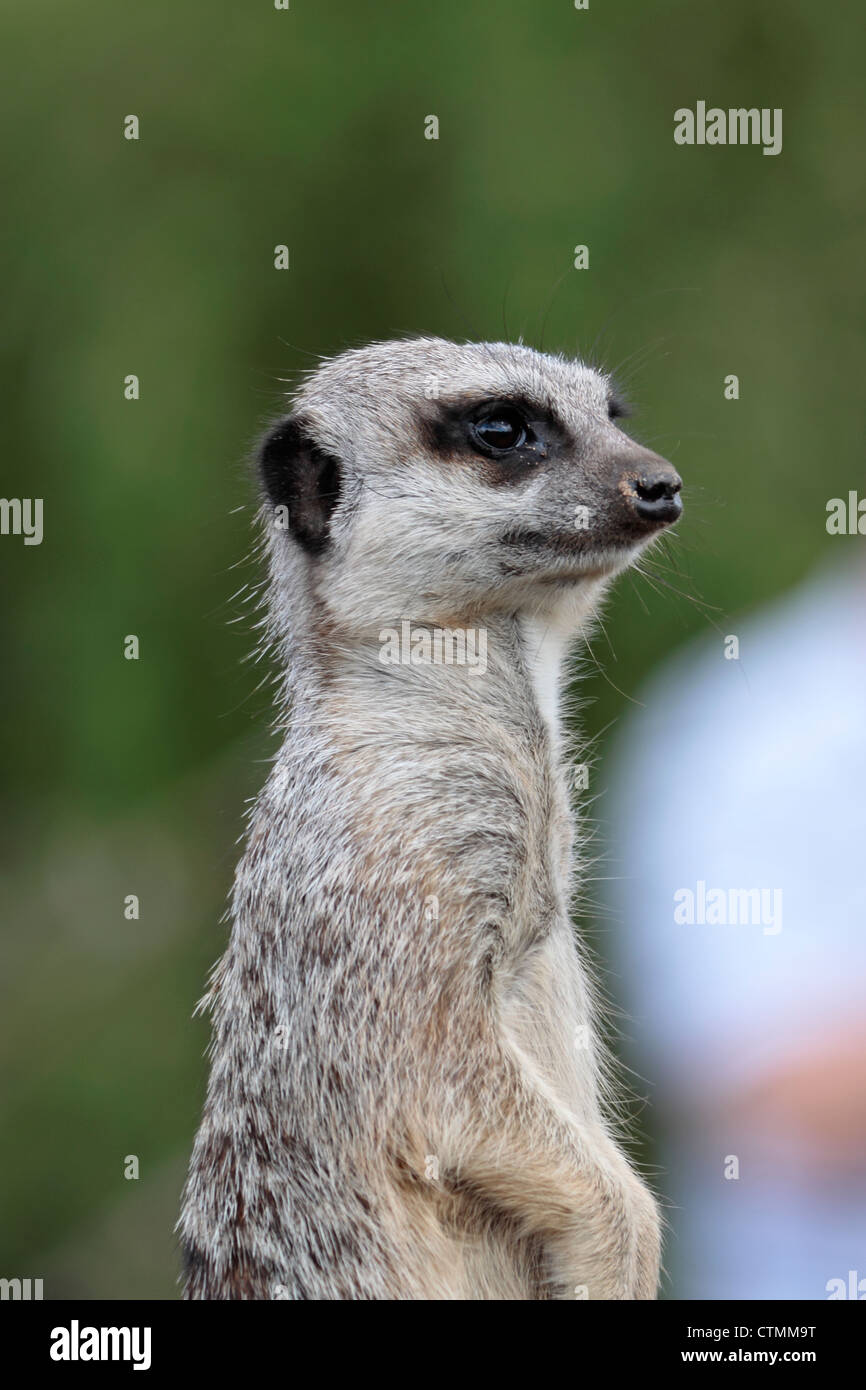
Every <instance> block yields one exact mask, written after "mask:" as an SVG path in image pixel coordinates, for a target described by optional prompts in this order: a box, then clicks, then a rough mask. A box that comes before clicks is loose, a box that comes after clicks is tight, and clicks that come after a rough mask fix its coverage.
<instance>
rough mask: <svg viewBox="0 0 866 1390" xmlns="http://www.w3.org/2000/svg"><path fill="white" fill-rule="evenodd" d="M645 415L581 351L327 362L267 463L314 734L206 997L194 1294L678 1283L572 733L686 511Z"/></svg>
mask: <svg viewBox="0 0 866 1390" xmlns="http://www.w3.org/2000/svg"><path fill="white" fill-rule="evenodd" d="M622 414H623V405H622V403H621V401H620V399H619V397H618V395H617V394H616V392H615V391H614V389H613V388H612V385H611V382H610V380H609V379H608V378H607V377H606V376H605V375H604V374H603V373H601V372H598V371H595V370H593V369H591V368H590V367H588V366H585V365H583V364H582V363H580V362H576V361H570V360H568V359H566V358H563V357H559V356H550V355H543V354H540V353H537V352H535V351H533V350H531V349H530V348H527V347H524V346H514V345H510V344H505V343H469V344H461V345H458V344H455V343H449V342H445V341H443V340H441V339H414V340H409V341H401V342H391V343H377V344H373V345H371V346H369V347H366V348H361V349H356V350H353V351H349V352H346V353H343V354H342V355H340V356H339V357H336V358H334V359H332V360H330V361H326V362H324V363H323V364H322V365H321V366H320V367H319V368H318V369H317V370H316V371H315V372H313V373H311V374H310V375H309V376H308V377H307V379H306V380H305V381H304V383H303V384H302V386H301V388H300V389H299V391H298V392H297V394H296V396H295V398H294V401H293V405H292V410H291V413H290V414H289V415H288V416H286V417H285V418H284V419H282V420H280V421H279V422H277V423H276V424H275V425H274V426H273V427H272V428H271V429H270V430H269V431H268V433H267V436H266V437H265V439H264V441H263V443H262V446H261V450H260V454H259V468H260V478H261V482H262V487H263V494H264V500H263V505H262V512H261V519H262V523H263V526H264V527H265V532H266V536H267V546H268V554H269V567H270V568H269V575H270V582H269V587H268V604H269V632H270V635H271V638H272V641H273V643H274V646H275V649H276V650H277V652H278V654H279V657H280V661H281V665H282V669H283V673H284V679H283V685H282V688H281V695H280V711H279V727H280V729H281V731H282V732H283V734H284V741H283V743H282V746H281V748H280V751H279V753H278V754H277V757H276V759H275V761H274V766H273V768H272V771H271V774H270V776H269V778H268V780H267V783H266V785H265V787H264V788H263V790H262V792H261V794H260V796H259V798H258V800H257V802H256V804H255V807H254V809H253V811H252V814H251V817H250V825H249V831H248V836H247V842H246V848H245V852H244V855H243V858H242V860H241V862H240V864H239V866H238V870H237V875H236V879H235V887H234V894H233V900H232V918H233V925H232V932H231V938H230V941H229V944H228V948H227V950H226V952H225V954H224V956H223V957H222V959H221V960H220V962H219V963H218V965H217V967H216V968H215V971H214V974H213V977H212V981H211V986H210V990H209V993H208V995H207V997H206V1002H207V1004H208V1005H209V1007H210V1009H211V1012H212V1016H213V1042H212V1066H211V1073H210V1081H209V1086H208V1094H207V1099H206V1103H205V1109H204V1115H203V1118H202V1123H201V1126H200V1129H199V1131H198V1134H197V1136H196V1141H195V1146H194V1150H193V1155H192V1161H191V1165H190V1173H189V1178H188V1181H187V1184H186V1188H185V1192H184V1198H183V1207H182V1214H181V1219H180V1223H179V1229H180V1231H181V1236H182V1241H183V1247H184V1254H185V1266H186V1287H185V1294H186V1297H189V1298H238V1299H263V1298H294V1299H300V1298H315V1299H342V1298H350V1299H355V1298H359V1299H378V1298H382V1299H390V1298H400V1299H402V1298H418V1299H427V1298H444V1299H454V1298H460V1299H464V1298H465V1299H494V1298H514V1299H535V1298H551V1297H553V1298H592V1299H631V1298H653V1297H655V1294H656V1284H657V1272H658V1261H659V1219H658V1214H657V1210H656V1205H655V1201H654V1199H653V1197H652V1195H651V1194H650V1192H649V1190H648V1188H647V1187H646V1186H645V1185H644V1183H643V1182H642V1180H641V1179H640V1178H639V1177H638V1175H637V1174H636V1173H635V1172H634V1171H633V1169H632V1168H631V1166H630V1165H629V1163H628V1161H627V1160H626V1158H625V1156H624V1154H623V1152H622V1150H621V1149H620V1147H619V1145H618V1144H617V1142H616V1141H615V1140H614V1138H613V1137H612V1135H611V1130H610V1126H609V1123H608V1119H607V1116H606V1114H605V1110H604V1106H603V1097H604V1095H605V1094H606V1091H607V1082H606V1079H605V1078H606V1072H605V1059H604V1054H603V1049H602V1047H601V1045H600V1043H599V1041H598V1036H597V1032H596V1026H595V1014H596V1010H595V1007H594V991H593V988H592V982H591V979H590V977H589V973H588V970H587V966H586V963H585V962H584V961H583V959H582V956H581V951H580V948H579V945H578V942H577V939H576V936H575V933H574V930H573V927H572V924H571V918H570V902H571V896H572V892H573V889H574V886H575V885H574V879H575V873H576V865H577V868H578V869H579V860H580V855H579V853H576V852H575V848H574V838H575V836H574V825H573V817H572V813H571V808H570V805H569V797H568V788H567V782H568V769H567V765H566V762H565V754H564V752H563V739H562V737H561V732H560V722H559V687H560V673H561V670H562V666H563V661H564V659H565V656H566V654H567V651H568V648H569V644H570V643H571V641H572V639H573V637H574V635H575V633H577V632H578V631H580V629H581V628H582V627H583V626H584V625H585V624H586V623H588V622H589V621H591V619H592V616H593V613H594V612H595V611H596V609H597V607H598V604H599V601H600V599H601V597H602V595H603V593H604V591H605V589H606V587H607V586H608V584H609V583H610V581H611V579H612V578H613V577H614V576H615V575H616V573H617V572H618V571H620V570H621V569H623V568H624V567H626V566H627V565H628V564H630V563H631V562H632V561H633V560H634V558H635V557H636V556H637V555H638V554H639V552H640V551H641V550H642V548H643V547H644V546H645V545H646V544H647V542H648V541H650V540H651V539H652V538H653V537H654V536H656V535H658V534H659V532H660V531H661V530H662V529H663V528H664V527H666V526H667V525H669V524H670V523H671V522H674V521H676V520H677V518H678V517H679V515H680V511H681V502H680V495H679V494H680V487H681V483H680V479H679V477H678V475H677V473H676V472H675V471H674V469H673V468H672V467H671V465H670V464H669V463H666V462H665V461H664V460H663V459H661V458H659V457H658V455H656V454H654V453H652V452H651V451H649V450H647V449H645V448H642V447H641V446H640V445H638V444H637V443H635V442H634V441H633V440H632V439H630V438H629V437H628V436H627V435H626V434H624V433H623V431H622V430H621V428H620V427H619V425H618V424H617V420H618V419H619V417H620V416H621V415H622ZM578 847H579V841H578Z"/></svg>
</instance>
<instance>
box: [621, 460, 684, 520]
mask: <svg viewBox="0 0 866 1390" xmlns="http://www.w3.org/2000/svg"><path fill="white" fill-rule="evenodd" d="M624 481H625V486H626V488H627V490H628V493H629V494H630V495H629V502H630V503H631V507H632V509H633V511H635V512H636V513H637V515H638V516H639V517H640V518H641V520H642V521H646V522H648V523H649V524H650V525H661V524H663V523H666V522H671V521H676V520H677V518H678V517H679V516H680V514H681V513H682V510H683V503H682V498H681V497H680V495H679V494H680V489H681V487H682V485H683V482H682V478H681V477H680V476H679V474H678V473H675V472H674V470H673V469H672V468H671V467H670V466H666V467H661V468H650V469H647V470H646V471H645V472H643V473H640V474H638V476H637V477H630V478H627V479H625V480H624Z"/></svg>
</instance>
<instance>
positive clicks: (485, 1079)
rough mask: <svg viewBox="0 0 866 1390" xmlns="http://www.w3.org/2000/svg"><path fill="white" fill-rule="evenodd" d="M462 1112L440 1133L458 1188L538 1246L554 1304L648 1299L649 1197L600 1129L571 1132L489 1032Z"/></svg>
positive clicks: (575, 1127) (652, 1286) (652, 1229)
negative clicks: (445, 1141) (487, 1204)
mask: <svg viewBox="0 0 866 1390" xmlns="http://www.w3.org/2000/svg"><path fill="white" fill-rule="evenodd" d="M474 1060H475V1062H476V1064H477V1065H478V1068H479V1070H478V1072H477V1073H476V1074H475V1075H474V1076H473V1077H472V1078H466V1085H467V1095H466V1103H465V1105H458V1108H457V1112H456V1114H455V1115H454V1116H453V1117H452V1120H451V1123H450V1124H449V1125H448V1127H447V1132H448V1134H449V1136H450V1143H449V1144H448V1145H447V1146H446V1150H447V1152H446V1162H448V1163H449V1164H453V1167H454V1170H455V1173H456V1175H457V1176H458V1178H459V1179H460V1181H461V1182H462V1183H466V1184H469V1185H471V1187H472V1189H473V1190H474V1191H476V1192H477V1193H479V1194H480V1195H482V1196H483V1197H485V1198H486V1199H487V1200H488V1201H489V1202H490V1203H491V1204H493V1205H495V1206H496V1207H498V1208H499V1209H501V1210H503V1211H505V1212H507V1213H508V1214H510V1215H511V1216H512V1217H513V1219H514V1221H515V1222H516V1223H517V1224H518V1226H519V1227H520V1229H521V1233H523V1234H527V1235H534V1236H537V1237H539V1238H540V1239H541V1242H542V1245H543V1247H544V1249H545V1252H546V1255H547V1264H548V1269H547V1275H548V1278H549V1280H550V1283H551V1287H552V1291H553V1292H554V1294H555V1296H557V1297H559V1298H563V1299H567V1298H588V1299H592V1300H598V1299H654V1298H655V1297H656V1294H657V1285H658V1272H659V1260H660V1220H659V1214H658V1208H657V1205H656V1202H655V1199H654V1197H653V1196H652V1194H651V1193H650V1191H649V1189H648V1188H647V1187H646V1186H645V1185H644V1183H643V1182H642V1181H641V1179H640V1178H639V1177H638V1176H637V1175H636V1174H635V1173H634V1172H633V1170H632V1169H631V1167H630V1166H629V1164H628V1161H627V1160H626V1158H625V1156H624V1155H623V1154H622V1153H621V1152H620V1150H619V1149H618V1148H617V1147H616V1145H615V1144H614V1143H613V1141H612V1140H611V1138H610V1136H609V1135H608V1134H607V1133H606V1131H605V1130H604V1129H603V1127H602V1125H601V1123H600V1122H593V1123H592V1124H581V1123H580V1122H579V1121H578V1120H577V1118H576V1117H575V1116H573V1115H571V1114H570V1113H569V1111H568V1110H567V1109H566V1108H565V1107H564V1106H563V1105H562V1103H561V1102H560V1101H559V1099H558V1098H557V1096H556V1095H554V1094H553V1093H552V1091H551V1090H550V1088H549V1087H548V1085H547V1083H546V1082H545V1080H544V1078H543V1077H541V1076H540V1075H538V1074H537V1072H536V1070H535V1068H534V1065H533V1063H532V1062H531V1060H530V1059H528V1058H526V1057H524V1056H522V1055H520V1053H519V1052H517V1051H516V1050H515V1049H513V1047H512V1046H511V1045H510V1044H509V1043H507V1042H505V1041H500V1040H499V1039H498V1038H497V1037H496V1034H495V1031H494V1029H493V1025H492V1023H491V1025H490V1027H489V1029H488V1032H487V1041H486V1044H485V1046H484V1047H483V1048H477V1047H476V1049H475V1058H474Z"/></svg>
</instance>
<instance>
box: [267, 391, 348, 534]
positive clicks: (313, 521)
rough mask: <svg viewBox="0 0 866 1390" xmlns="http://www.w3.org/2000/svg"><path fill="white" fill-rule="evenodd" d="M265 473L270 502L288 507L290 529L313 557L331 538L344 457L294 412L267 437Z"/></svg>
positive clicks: (341, 480) (276, 505)
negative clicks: (314, 435) (324, 443)
mask: <svg viewBox="0 0 866 1390" xmlns="http://www.w3.org/2000/svg"><path fill="white" fill-rule="evenodd" d="M259 473H260V475H261V479H262V483H263V485H264V489H265V492H266V493H267V496H268V501H269V502H270V503H271V504H272V505H273V506H274V507H285V508H286V509H287V511H288V530H289V532H290V533H291V534H292V535H293V536H294V537H295V540H296V541H297V542H298V543H299V545H302V546H303V547H304V549H305V550H308V551H309V552H310V553H311V554H313V555H318V554H319V553H320V552H321V551H322V550H324V549H325V547H326V546H327V544H328V541H329V539H330V527H331V515H332V513H333V510H334V508H335V507H336V505H337V502H338V501H339V499H340V491H341V488H342V482H343V478H342V473H341V470H340V461H339V459H337V458H334V456H333V454H327V453H325V451H324V449H320V448H319V446H318V444H317V443H316V441H315V440H314V439H313V438H312V436H311V435H310V434H309V433H308V431H307V430H306V429H305V428H304V425H303V422H302V421H300V420H297V419H296V418H295V417H294V416H293V415H290V416H288V418H287V419H285V420H281V421H280V423H279V424H278V425H275V427H274V428H273V429H272V430H271V432H270V434H269V435H267V436H266V438H265V440H264V443H263V444H262V447H261V450H260V452H259Z"/></svg>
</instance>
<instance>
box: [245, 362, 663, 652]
mask: <svg viewBox="0 0 866 1390" xmlns="http://www.w3.org/2000/svg"><path fill="white" fill-rule="evenodd" d="M623 414H624V407H623V404H622V402H621V400H620V399H619V397H618V395H617V393H616V391H615V390H614V388H613V386H612V384H611V381H610V380H609V378H608V377H606V376H605V375H604V374H603V373H601V372H599V371H595V370H593V369H592V368H590V367H588V366H585V365H584V364H583V363H581V362H579V361H572V360H568V359H566V358H564V357H560V356H551V355H547V354H542V353H539V352H535V351H534V350H532V349H531V348H528V347H524V346H522V345H521V346H515V345H512V344H507V343H467V344H456V343H450V342H446V341H444V340H442V339H417V338H416V339H411V340H407V341H398V342H388V343H376V344H373V345H371V346H369V347H365V348H360V349H354V350H351V351H349V352H345V353H343V354H341V355H340V356H338V357H335V358H333V359H331V360H330V361H327V362H325V363H324V364H323V365H322V366H321V367H319V368H318V370H316V371H315V372H313V373H312V374H311V375H310V376H309V377H308V378H307V380H306V381H305V383H304V385H303V386H302V387H301V389H300V390H299V392H298V393H297V395H296V397H295V401H294V408H293V410H292V412H291V414H290V415H288V416H287V417H286V418H284V419H283V420H281V421H279V422H278V423H277V424H276V425H275V426H274V427H273V428H272V429H271V430H270V432H269V433H268V435H267V436H266V438H265V440H264V443H263V445H262V447H261V452H260V456H259V467H260V475H261V480H262V483H263V487H264V492H265V495H266V508H265V514H266V516H269V517H273V516H274V515H275V514H276V513H278V514H279V515H280V516H281V517H282V520H283V524H282V525H278V526H274V527H273V528H272V534H271V557H272V566H273V573H274V577H275V579H277V581H279V579H280V577H281V576H282V577H288V576H289V575H290V574H291V578H292V585H293V591H294V592H295V593H296V592H297V584H298V582H299V581H300V583H301V584H302V585H303V586H304V587H305V588H306V589H307V591H308V592H309V593H312V594H314V595H315V597H316V600H317V601H318V602H319V603H320V604H323V605H324V607H325V609H326V611H327V613H328V616H329V618H330V620H331V621H332V622H334V623H335V624H337V625H338V626H340V627H343V628H344V629H346V630H348V629H351V628H353V627H356V628H363V627H367V626H370V627H375V626H376V625H380V624H381V623H382V622H385V621H394V620H396V619H399V618H402V617H409V618H412V619H414V620H418V621H424V620H428V621H434V620H435V621H455V620H458V621H459V620H460V618H461V617H465V616H467V615H469V614H472V615H473V617H475V618H476V619H477V618H478V617H479V616H483V614H484V613H485V612H488V613H494V612H508V611H510V612H514V613H518V614H519V613H521V612H526V613H531V614H533V613H534V614H538V613H543V612H545V611H546V610H547V609H549V608H550V606H551V605H552V604H562V603H563V602H565V603H566V604H568V603H569V602H571V603H572V606H573V608H574V612H575V614H579V613H581V612H583V611H588V610H589V609H590V608H591V607H592V602H593V599H594V598H595V597H597V595H598V591H599V588H600V587H603V585H604V584H605V583H606V581H608V580H609V579H610V578H611V577H612V576H613V575H614V574H615V573H616V572H617V571H618V570H621V569H623V568H624V567H625V566H627V565H628V564H629V563H630V562H631V561H632V560H633V559H634V558H635V557H636V556H637V554H638V553H639V552H640V550H641V549H642V548H643V547H644V546H645V545H646V543H647V542H648V541H649V540H651V539H652V538H653V537H654V536H656V535H657V534H658V533H659V532H660V531H661V530H662V529H663V528H664V527H666V526H668V525H669V524H670V523H671V522H674V521H676V520H677V518H678V517H679V515H680V512H681V509H682V504H681V502H680V496H679V493H680V487H681V483H680V478H679V477H678V475H677V473H676V472H675V470H674V469H673V468H672V466H671V465H670V464H669V463H667V462H665V460H664V459H662V458H660V457H659V456H658V455H657V454H654V453H652V452H651V451H650V450H648V449H645V448H643V447H641V446H640V445H639V444H637V443H635V442H634V440H632V439H631V438H629V436H628V435H627V434H625V433H624V432H623V431H622V429H621V428H620V425H619V423H618V421H619V418H620V417H621V416H622V415H623Z"/></svg>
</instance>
